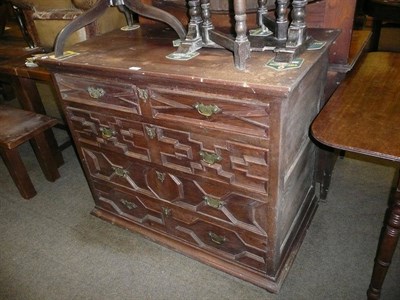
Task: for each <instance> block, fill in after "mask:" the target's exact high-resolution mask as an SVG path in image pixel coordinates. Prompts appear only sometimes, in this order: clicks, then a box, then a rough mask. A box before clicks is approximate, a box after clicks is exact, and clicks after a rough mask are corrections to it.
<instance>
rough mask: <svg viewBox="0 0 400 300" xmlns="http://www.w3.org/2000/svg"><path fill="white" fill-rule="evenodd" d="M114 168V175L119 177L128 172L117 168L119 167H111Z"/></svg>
mask: <svg viewBox="0 0 400 300" xmlns="http://www.w3.org/2000/svg"><path fill="white" fill-rule="evenodd" d="M112 168H113V170H114V173H115V175H117V176H119V177H125V176H126V175H128V174H129V172H128V171H127V170H125V169H123V168H119V167H112Z"/></svg>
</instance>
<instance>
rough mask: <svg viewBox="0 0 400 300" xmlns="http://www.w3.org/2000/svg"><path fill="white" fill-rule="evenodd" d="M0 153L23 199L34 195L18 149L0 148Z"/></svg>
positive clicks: (34, 192) (34, 191) (33, 189)
mask: <svg viewBox="0 0 400 300" xmlns="http://www.w3.org/2000/svg"><path fill="white" fill-rule="evenodd" d="M0 154H1V157H2V158H3V160H4V163H5V164H6V167H7V169H8V171H9V173H10V175H11V178H12V179H13V181H14V183H15V185H16V186H17V188H18V190H19V192H20V194H21V196H22V197H24V198H25V199H30V198H32V197H33V196H35V195H36V190H35V188H34V187H33V184H32V181H31V179H30V178H29V175H28V172H27V171H26V168H25V165H24V163H23V162H22V160H21V157H20V156H19V153H18V150H17V149H16V148H15V149H3V148H0Z"/></svg>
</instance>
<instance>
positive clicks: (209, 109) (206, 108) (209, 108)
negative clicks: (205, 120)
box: [194, 103, 221, 117]
mask: <svg viewBox="0 0 400 300" xmlns="http://www.w3.org/2000/svg"><path fill="white" fill-rule="evenodd" d="M194 108H196V109H197V112H198V113H199V114H201V115H202V116H205V117H211V116H212V115H213V114H217V113H219V112H220V111H221V109H220V108H219V107H218V106H216V105H214V104H210V105H205V104H203V103H196V104H195V105H194Z"/></svg>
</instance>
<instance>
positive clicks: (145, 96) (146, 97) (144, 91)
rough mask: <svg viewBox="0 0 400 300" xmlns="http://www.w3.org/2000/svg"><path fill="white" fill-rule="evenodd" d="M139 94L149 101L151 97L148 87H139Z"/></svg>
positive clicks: (141, 97)
mask: <svg viewBox="0 0 400 300" xmlns="http://www.w3.org/2000/svg"><path fill="white" fill-rule="evenodd" d="M137 92H138V96H139V98H140V99H142V100H143V101H147V100H148V99H149V91H148V90H146V89H141V88H137Z"/></svg>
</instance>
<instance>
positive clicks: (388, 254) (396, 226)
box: [367, 178, 400, 299]
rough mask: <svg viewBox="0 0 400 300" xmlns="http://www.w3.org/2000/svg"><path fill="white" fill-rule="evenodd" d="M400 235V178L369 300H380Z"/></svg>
mask: <svg viewBox="0 0 400 300" xmlns="http://www.w3.org/2000/svg"><path fill="white" fill-rule="evenodd" d="M399 234H400V178H399V182H398V183H397V189H396V192H395V195H394V200H393V203H392V204H391V206H390V207H389V210H388V219H387V221H386V223H385V226H384V228H383V231H382V236H381V240H380V242H379V245H378V251H377V255H376V258H375V265H374V270H373V272H372V278H371V283H370V285H369V289H368V292H367V295H368V299H379V297H380V294H381V290H382V285H383V282H384V280H385V277H386V273H387V271H388V269H389V266H390V263H391V261H392V257H393V254H394V251H395V250H396V246H397V242H398V240H399Z"/></svg>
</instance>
